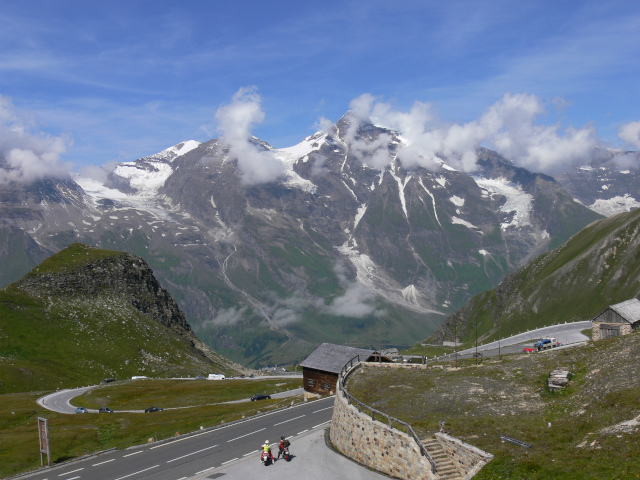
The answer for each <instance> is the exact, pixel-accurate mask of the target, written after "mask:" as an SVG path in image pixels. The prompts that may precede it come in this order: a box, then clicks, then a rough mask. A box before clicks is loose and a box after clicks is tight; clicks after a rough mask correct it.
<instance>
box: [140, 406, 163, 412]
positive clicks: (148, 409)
mask: <svg viewBox="0 0 640 480" xmlns="http://www.w3.org/2000/svg"><path fill="white" fill-rule="evenodd" d="M161 411H162V409H161V408H158V407H149V408H147V409H146V410H145V411H144V413H151V412H161Z"/></svg>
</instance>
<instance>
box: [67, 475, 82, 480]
mask: <svg viewBox="0 0 640 480" xmlns="http://www.w3.org/2000/svg"><path fill="white" fill-rule="evenodd" d="M77 478H80V475H78V476H77V477H71V478H68V479H67V480H76V479H77Z"/></svg>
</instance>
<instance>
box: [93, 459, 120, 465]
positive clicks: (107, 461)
mask: <svg viewBox="0 0 640 480" xmlns="http://www.w3.org/2000/svg"><path fill="white" fill-rule="evenodd" d="M113 461H115V458H112V459H111V460H106V461H104V462H100V463H94V464H93V465H91V466H92V467H97V466H98V465H102V464H104V463H109V462H113Z"/></svg>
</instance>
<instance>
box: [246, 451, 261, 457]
mask: <svg viewBox="0 0 640 480" xmlns="http://www.w3.org/2000/svg"><path fill="white" fill-rule="evenodd" d="M259 452H260V450H255V451H253V452H249V453H245V454H244V455H242V456H243V457H248V456H249V455H254V454H256V453H259Z"/></svg>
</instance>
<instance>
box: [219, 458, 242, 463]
mask: <svg viewBox="0 0 640 480" xmlns="http://www.w3.org/2000/svg"><path fill="white" fill-rule="evenodd" d="M238 458H239V457H236V458H234V459H233V460H227V461H226V462H222V463H221V464H220V465H226V464H227V463H231V462H235V461H236V460H238Z"/></svg>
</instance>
